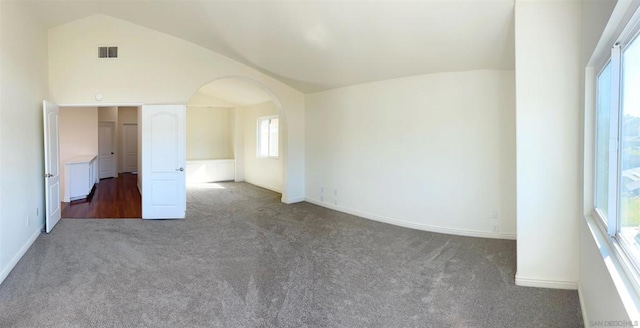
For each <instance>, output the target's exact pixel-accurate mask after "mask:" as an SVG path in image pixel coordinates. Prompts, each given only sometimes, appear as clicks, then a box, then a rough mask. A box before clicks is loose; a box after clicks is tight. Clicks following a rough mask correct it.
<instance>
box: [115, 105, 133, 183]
mask: <svg viewBox="0 0 640 328" xmlns="http://www.w3.org/2000/svg"><path fill="white" fill-rule="evenodd" d="M137 111H138V108H137V107H118V123H117V124H116V125H117V126H118V149H122V150H124V144H123V142H124V141H123V140H122V125H123V124H124V123H138V112H137ZM118 154H119V156H118V173H121V172H123V163H122V161H123V156H124V154H120V152H118Z"/></svg>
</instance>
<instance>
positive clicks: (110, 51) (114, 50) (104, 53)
mask: <svg viewBox="0 0 640 328" xmlns="http://www.w3.org/2000/svg"><path fill="white" fill-rule="evenodd" d="M98 58H118V47H115V46H108V47H104V46H100V47H98Z"/></svg>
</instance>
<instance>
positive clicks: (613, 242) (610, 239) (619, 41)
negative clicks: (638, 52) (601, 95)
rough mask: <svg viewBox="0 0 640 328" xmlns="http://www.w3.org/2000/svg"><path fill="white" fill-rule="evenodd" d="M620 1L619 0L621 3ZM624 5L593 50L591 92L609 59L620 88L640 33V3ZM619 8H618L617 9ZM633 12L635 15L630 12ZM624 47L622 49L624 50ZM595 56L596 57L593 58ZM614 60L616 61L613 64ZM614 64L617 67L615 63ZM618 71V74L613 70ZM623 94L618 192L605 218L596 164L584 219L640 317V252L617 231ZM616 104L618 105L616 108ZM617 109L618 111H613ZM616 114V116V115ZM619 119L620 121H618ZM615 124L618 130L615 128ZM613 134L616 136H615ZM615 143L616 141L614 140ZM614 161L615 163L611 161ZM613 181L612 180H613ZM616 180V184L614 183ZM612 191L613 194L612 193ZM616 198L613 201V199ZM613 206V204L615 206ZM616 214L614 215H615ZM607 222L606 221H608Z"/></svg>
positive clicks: (613, 155) (612, 152)
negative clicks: (628, 52) (629, 50)
mask: <svg viewBox="0 0 640 328" xmlns="http://www.w3.org/2000/svg"><path fill="white" fill-rule="evenodd" d="M619 4H620V2H619ZM621 5H623V6H628V7H626V8H623V10H624V11H626V12H625V13H621V11H622V10H621V11H619V12H616V11H615V10H614V13H613V14H612V17H614V16H616V15H618V16H617V20H618V25H617V27H615V31H613V30H609V26H607V29H605V32H604V33H603V39H601V40H600V43H599V44H598V47H597V48H596V51H595V53H594V58H596V59H598V58H599V60H598V61H599V62H600V63H601V64H600V65H597V68H598V70H597V72H598V74H595V76H594V77H595V80H596V81H595V84H594V86H595V87H594V88H593V90H592V92H596V89H597V79H598V76H600V72H601V71H602V70H603V69H604V67H605V66H606V65H607V63H609V60H611V61H612V66H611V68H612V78H611V83H612V84H613V83H615V85H614V86H616V89H614V90H620V83H621V79H620V78H621V76H620V73H621V70H620V64H621V63H620V60H621V53H622V52H623V51H621V50H623V49H626V46H628V43H629V42H631V41H632V40H633V39H634V38H636V36H638V35H639V34H640V6H638V4H635V5H631V2H629V3H626V4H621ZM616 9H618V8H616ZM629 13H632V14H629ZM607 34H609V36H610V37H609V38H606V35H607ZM603 42H608V43H609V45H613V47H611V48H610V49H611V52H610V53H608V54H605V52H604V51H603V49H602V43H603ZM621 48H622V49H621ZM592 59H593V58H592ZM614 61H617V62H615V63H614ZM613 64H615V66H614V65H613ZM614 71H615V73H613V72H614ZM620 97H621V95H620V93H618V94H616V95H613V94H612V95H611V108H610V110H611V114H610V131H609V133H610V138H609V160H610V163H615V164H616V165H609V190H615V191H616V192H615V193H609V195H608V197H609V199H608V207H609V208H608V213H607V218H606V219H605V218H604V217H603V216H602V215H601V214H602V213H601V212H600V211H599V210H598V209H597V208H596V206H595V205H596V202H595V201H596V190H595V189H596V185H595V181H596V176H595V174H596V167H595V165H593V172H592V173H593V174H591V179H593V180H592V183H593V184H592V187H593V193H592V195H593V197H592V198H591V207H592V210H591V215H586V216H585V220H586V222H587V226H588V228H589V230H590V232H591V235H592V236H593V238H594V240H595V241H596V244H597V246H598V248H599V250H600V253H601V255H602V258H603V259H604V261H605V265H606V267H607V270H608V271H609V274H610V275H611V278H612V279H613V282H614V284H615V286H616V289H617V290H618V293H619V295H620V297H621V299H622V301H623V304H624V306H625V309H626V310H627V313H628V314H629V315H630V316H631V317H632V318H634V317H640V312H639V306H640V257H639V256H637V255H632V254H630V249H632V248H631V245H628V244H627V242H626V241H625V239H624V238H621V237H620V236H619V234H618V230H619V222H618V213H617V211H618V199H619V198H618V197H617V194H618V183H619V178H618V172H619V171H618V170H620V165H621V164H620V163H621V161H620V158H619V157H620V155H619V149H618V148H619V138H620V133H621V131H620V130H619V126H620V120H621V119H622V115H620ZM614 106H615V107H614ZM596 109H597V98H596V101H595V102H594V103H593V107H592V113H593V122H594V126H593V127H592V131H591V133H592V136H593V137H595V136H596V128H597V125H595V124H596V119H597V115H596ZM614 110H615V112H614ZM614 115H615V117H614ZM616 118H617V120H616ZM614 127H615V129H613V128H614ZM614 133H616V135H615V136H614ZM595 142H596V141H595V140H594V141H593V144H592V145H591V146H592V148H593V149H594V150H595V147H596V143H595ZM614 142H615V143H614ZM611 160H613V162H611ZM591 161H592V162H593V163H594V164H595V161H596V157H595V152H594V156H593V158H591ZM612 170H615V174H613V175H612V174H611V172H612ZM612 180H613V181H612ZM612 182H613V184H612ZM612 194H613V196H612ZM612 198H613V200H612ZM612 205H613V206H612ZM612 214H613V215H612ZM605 222H606V223H605Z"/></svg>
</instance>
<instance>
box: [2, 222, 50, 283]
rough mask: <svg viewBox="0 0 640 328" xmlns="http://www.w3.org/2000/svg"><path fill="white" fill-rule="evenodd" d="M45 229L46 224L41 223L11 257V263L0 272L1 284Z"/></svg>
mask: <svg viewBox="0 0 640 328" xmlns="http://www.w3.org/2000/svg"><path fill="white" fill-rule="evenodd" d="M43 230H44V225H41V226H40V228H39V229H38V230H36V231H35V233H34V234H33V235H31V237H29V239H28V240H27V242H26V243H25V244H24V245H22V248H20V250H19V251H18V253H16V255H15V256H14V257H13V258H12V259H11V262H9V264H8V265H7V266H6V267H5V268H3V269H2V272H0V284H2V282H3V281H4V280H5V279H6V278H7V277H8V276H9V273H11V270H13V268H15V267H16V265H17V264H18V262H19V261H20V259H21V258H22V256H24V254H25V253H26V252H27V251H28V250H29V248H30V247H31V245H33V243H34V242H35V241H36V239H38V236H40V234H41V233H42V231H43Z"/></svg>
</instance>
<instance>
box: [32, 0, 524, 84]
mask: <svg viewBox="0 0 640 328" xmlns="http://www.w3.org/2000/svg"><path fill="white" fill-rule="evenodd" d="M31 5H32V6H33V8H34V9H35V10H36V12H37V13H39V14H40V16H41V18H42V20H43V21H44V23H45V24H46V25H47V26H48V27H54V26H57V25H60V24H64V23H67V22H71V21H73V20H76V19H80V18H84V17H86V16H89V15H93V14H104V15H109V16H112V17H116V18H119V19H123V20H127V21H130V22H132V23H135V24H138V25H141V26H145V27H148V28H151V29H154V30H157V31H160V32H164V33H167V34H170V35H173V36H176V37H179V38H182V39H185V40H188V41H191V42H193V43H196V44H199V45H201V46H204V47H206V48H209V49H211V50H214V51H216V52H219V53H221V54H223V55H226V56H228V57H230V58H232V59H235V60H237V61H239V62H242V63H244V64H247V65H249V66H251V67H254V68H256V69H258V70H260V71H262V72H264V73H266V74H269V75H271V76H273V77H274V78H277V79H279V80H281V81H283V82H284V83H287V84H289V85H290V86H292V87H294V88H296V89H298V90H300V91H302V92H306V93H309V92H317V91H321V90H326V89H332V88H336V87H342V86H347V85H353V84H358V83H364V82H371V81H377V80H384V79H390V78H397V77H403V76H410V75H417V74H425V73H435V72H449V71H465V70H475V69H498V70H511V69H513V68H514V34H513V23H514V22H513V18H514V15H513V9H514V1H513V0H468V1H459V0H444V1H429V0H425V1H406V2H405V1H377V2H370V1H348V2H347V1H317V2H308V1H299V2H293V1H250V2H246V1H201V0H199V1H177V0H174V1H113V0H104V1H88V0H80V1H78V0H74V1H69V0H62V1H54V0H48V1H32V2H31Z"/></svg>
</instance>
